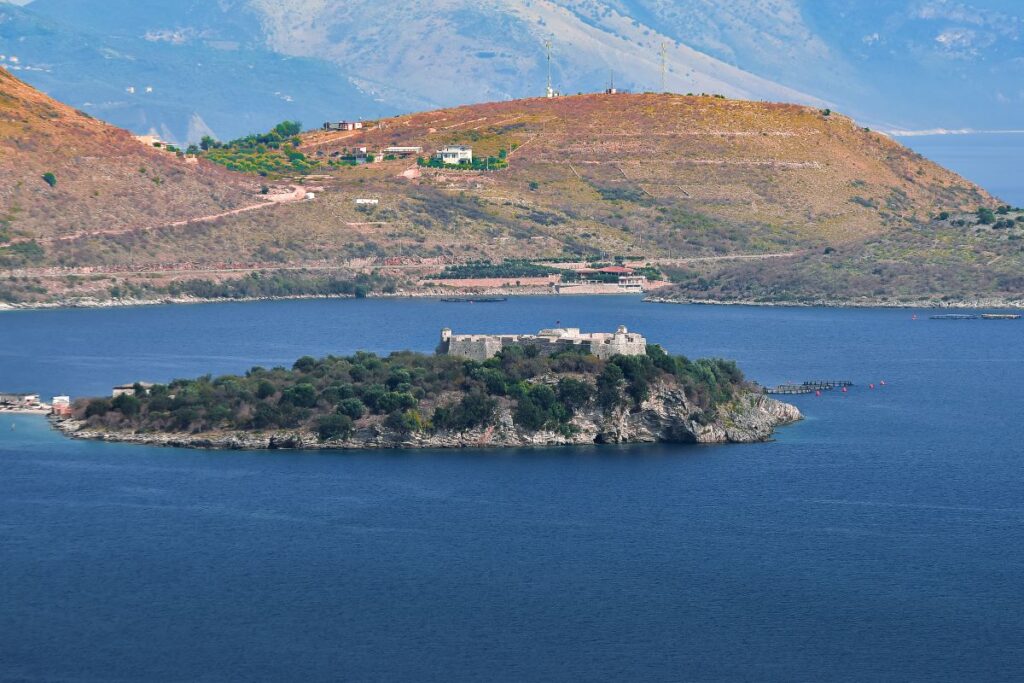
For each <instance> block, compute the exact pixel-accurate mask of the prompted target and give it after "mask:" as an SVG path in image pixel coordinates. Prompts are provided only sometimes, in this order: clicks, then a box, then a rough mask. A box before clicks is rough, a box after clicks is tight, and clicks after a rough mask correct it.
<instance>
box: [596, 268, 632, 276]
mask: <svg viewBox="0 0 1024 683" xmlns="http://www.w3.org/2000/svg"><path fill="white" fill-rule="evenodd" d="M597 272H599V273H607V274H608V275H632V274H633V273H634V272H635V271H634V270H633V269H632V268H627V267H625V266H607V267H605V268H598V270H597Z"/></svg>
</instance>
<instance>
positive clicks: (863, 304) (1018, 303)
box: [644, 296, 1024, 310]
mask: <svg viewBox="0 0 1024 683" xmlns="http://www.w3.org/2000/svg"><path fill="white" fill-rule="evenodd" d="M644 302H645V303H650V304H676V305H691V306H756V307H760V308H906V309H911V308H915V309H926V310H927V309H934V310H945V309H970V310H976V309H989V308H992V309H1024V299H1000V298H987V299H972V300H969V301H963V300H955V301H942V300H933V299H921V300H918V301H893V300H891V299H871V298H858V299H815V300H813V301H761V300H757V299H695V298H692V297H666V296H649V297H645V298H644Z"/></svg>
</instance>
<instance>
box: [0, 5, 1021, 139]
mask: <svg viewBox="0 0 1024 683" xmlns="http://www.w3.org/2000/svg"><path fill="white" fill-rule="evenodd" d="M546 40H550V41H551V43H552V46H553V48H552V54H553V61H552V74H553V81H554V85H555V87H556V88H558V89H560V90H562V91H563V92H568V93H574V92H580V91H592V90H596V89H601V88H604V87H607V85H608V84H609V82H610V80H611V79H612V78H614V79H615V82H616V85H617V86H619V87H622V88H627V89H632V90H640V91H642V90H657V89H660V88H661V84H662V73H661V54H660V51H661V49H662V46H663V45H664V46H665V50H666V58H667V64H668V70H667V72H666V75H665V81H666V85H667V87H668V89H670V90H674V91H679V92H691V91H692V92H715V93H722V94H725V95H728V96H730V97H743V98H749V99H768V100H787V101H795V102H801V103H805V104H812V105H816V106H830V107H833V108H836V109H840V110H842V111H844V112H847V113H849V114H851V115H853V116H855V117H857V118H858V119H860V120H861V121H863V122H865V124H866V125H872V126H875V127H882V128H890V129H933V128H958V129H959V128H975V129H1005V128H1021V127H1024V124H1022V123H1021V117H1020V115H1019V113H1018V112H1019V111H1020V109H1021V106H1022V105H1024V3H1021V2H1019V0H964V1H962V2H961V1H956V0H730V1H729V2H719V1H717V0H403V1H402V2H398V1H397V0H345V1H342V0H148V1H147V2H145V3H141V2H138V1H137V0H34V2H31V3H28V4H27V5H25V6H24V7H18V6H16V5H14V4H0V54H2V56H3V59H2V60H0V63H2V64H6V66H7V67H8V68H11V69H13V70H15V71H17V72H18V75H19V76H20V77H22V78H24V79H26V80H28V81H29V82H30V83H32V84H34V85H37V86H38V87H40V88H42V89H43V90H45V91H47V92H49V93H50V94H52V95H54V96H56V97H58V98H59V99H61V100H64V101H66V102H68V103H70V104H72V105H74V106H76V107H79V108H81V109H83V110H85V111H88V112H90V113H93V114H95V115H98V116H101V117H103V118H105V119H107V120H110V121H112V122H114V123H117V124H119V125H123V126H126V127H129V128H131V129H133V130H137V131H140V132H141V131H150V130H152V131H155V132H158V133H161V134H163V135H165V136H168V137H170V138H173V139H176V140H179V141H180V140H184V139H195V138H196V136H198V135H201V134H205V133H213V134H215V135H218V136H220V137H231V136H235V135H241V134H243V133H247V132H250V131H253V130H260V129H265V128H267V127H269V126H270V125H272V124H273V123H274V122H275V121H277V120H280V119H284V118H297V119H301V120H302V121H304V122H305V123H306V124H307V125H318V124H319V123H320V122H322V121H323V120H327V119H335V118H345V117H354V116H362V117H375V116H380V115H385V114H392V113H400V112H406V111H412V110H417V109H426V108H432V107H439V106H448V105H452V104H460V103H470V102H480V101H486V100H501V99H508V98H517V97H524V96H531V95H539V94H542V93H543V91H544V87H545V82H546V73H547V66H546V61H545V54H544V48H543V44H544V42H545V41H546Z"/></svg>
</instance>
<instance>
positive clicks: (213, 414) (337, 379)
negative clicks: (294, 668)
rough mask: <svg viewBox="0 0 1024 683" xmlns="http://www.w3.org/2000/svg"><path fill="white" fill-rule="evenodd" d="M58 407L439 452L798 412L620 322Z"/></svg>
mask: <svg viewBox="0 0 1024 683" xmlns="http://www.w3.org/2000/svg"><path fill="white" fill-rule="evenodd" d="M113 393H114V396H113V397H112V398H92V399H83V400H78V401H76V402H75V404H74V406H73V409H72V410H71V411H70V415H67V416H64V417H57V418H54V424H55V426H56V427H57V428H58V429H60V430H61V431H62V432H63V433H64V434H66V435H68V436H70V437H73V438H78V439H92V440H101V441H110V442H126V443H135V444H149V445H161V446H172V447H186V448H209V449H234V450H266V449H269V450H275V449H417V448H418V449H441V448H498V447H525V446H570V445H593V444H626V443H655V442H662V443H693V444H697V443H700V444H721V443H753V442H759V441H766V440H768V439H770V438H771V437H772V435H773V433H774V431H775V429H776V427H778V426H780V425H785V424H789V423H792V422H795V421H797V420H799V419H801V415H800V412H799V410H798V409H797V408H796V407H794V406H792V405H789V404H786V403H783V402H780V401H777V400H775V399H772V398H770V397H768V396H767V395H765V393H764V391H763V389H761V388H760V387H758V386H757V385H755V384H752V383H750V382H748V381H747V380H745V379H744V376H743V373H742V372H741V371H740V370H739V368H738V367H737V366H736V364H735V363H734V362H732V361H726V360H719V359H710V360H697V361H691V360H689V359H687V358H685V357H683V356H673V355H669V354H668V353H666V352H665V351H664V350H663V349H662V348H661V347H660V346H658V345H655V344H648V343H647V340H646V339H645V338H644V337H643V336H642V335H640V334H637V333H635V332H630V331H629V330H627V329H626V328H625V327H620V328H619V329H618V330H617V331H615V332H612V333H582V332H580V330H578V329H573V328H570V329H561V328H559V329H549V330H541V331H540V332H538V333H537V334H531V335H486V334H481V335H472V334H470V335H466V334H454V333H453V332H452V331H451V330H450V329H447V328H446V329H444V330H443V331H442V333H441V340H440V343H439V344H438V347H437V352H436V353H435V354H433V355H431V354H423V353H414V352H410V351H401V352H395V353H392V354H390V355H387V356H378V355H376V354H373V353H367V352H360V353H356V354H355V355H352V356H346V357H338V356H328V357H326V358H322V359H315V358H312V357H309V356H306V357H303V358H300V359H298V360H297V361H296V362H295V364H294V365H293V366H292V367H291V368H290V369H288V368H283V367H278V368H272V369H266V368H262V367H255V368H252V369H251V370H249V371H248V372H247V373H245V375H225V376H222V377H211V376H209V375H207V376H204V377H199V378H197V379H182V380H175V381H173V382H170V383H169V384H148V383H141V382H140V383H136V384H134V385H122V386H118V387H116V388H115V390H114V392H113Z"/></svg>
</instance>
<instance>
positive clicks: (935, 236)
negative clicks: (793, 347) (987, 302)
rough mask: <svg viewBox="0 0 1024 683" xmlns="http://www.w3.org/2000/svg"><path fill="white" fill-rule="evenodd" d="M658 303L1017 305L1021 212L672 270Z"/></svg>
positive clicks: (950, 216) (946, 216) (964, 217)
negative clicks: (793, 252) (774, 256)
mask: <svg viewBox="0 0 1024 683" xmlns="http://www.w3.org/2000/svg"><path fill="white" fill-rule="evenodd" d="M671 275H672V278H673V280H674V281H675V282H677V283H678V285H677V286H676V287H675V288H673V290H670V291H663V292H659V293H658V295H657V296H658V299H669V300H678V301H750V302H755V303H792V304H812V303H831V302H847V303H848V302H856V301H858V300H860V301H864V302H865V303H872V302H882V303H893V304H908V305H909V304H917V303H920V302H922V301H934V302H938V303H962V302H971V301H976V300H978V299H984V298H985V297H995V298H998V299H1002V300H1005V301H1019V300H1020V299H1021V297H1022V293H1024V209H1013V208H1011V207H1008V206H1002V207H999V208H998V209H995V210H992V209H988V208H986V207H982V208H980V209H978V210H977V211H972V212H959V213H952V212H942V213H940V214H939V215H938V216H937V217H936V220H935V221H934V222H932V223H929V224H925V225H919V226H914V227H913V228H911V229H908V230H904V231H903V232H901V233H899V234H898V235H891V234H887V235H882V236H878V237H874V238H871V239H869V240H866V241H865V242H864V243H862V244H856V245H837V246H835V247H827V248H825V249H820V250H813V251H807V252H805V253H801V254H797V255H795V256H793V257H789V258H779V259H772V260H766V261H759V262H745V263H744V262H731V263H729V262H723V263H715V264H707V265H703V266H701V265H694V266H691V267H686V268H680V269H677V270H674V271H673V272H672V273H671Z"/></svg>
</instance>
